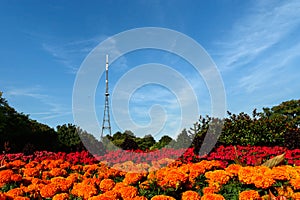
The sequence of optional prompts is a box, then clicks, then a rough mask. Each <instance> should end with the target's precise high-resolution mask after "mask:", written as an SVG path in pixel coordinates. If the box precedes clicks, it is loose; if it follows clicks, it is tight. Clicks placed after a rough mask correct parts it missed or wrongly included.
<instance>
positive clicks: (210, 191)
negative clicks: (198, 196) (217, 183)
mask: <svg viewBox="0 0 300 200" xmlns="http://www.w3.org/2000/svg"><path fill="white" fill-rule="evenodd" d="M216 192H219V188H216V187H205V188H203V194H214V193H216Z"/></svg>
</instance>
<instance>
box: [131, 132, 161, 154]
mask: <svg viewBox="0 0 300 200" xmlns="http://www.w3.org/2000/svg"><path fill="white" fill-rule="evenodd" d="M135 141H136V143H137V145H138V148H139V149H141V150H143V151H145V150H147V149H148V150H149V149H150V148H151V147H152V146H153V145H154V144H155V143H156V141H155V139H154V138H153V136H152V135H145V136H144V137H143V138H136V139H135Z"/></svg>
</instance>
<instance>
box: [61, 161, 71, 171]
mask: <svg viewBox="0 0 300 200" xmlns="http://www.w3.org/2000/svg"><path fill="white" fill-rule="evenodd" d="M70 167H71V164H70V163H69V162H68V161H64V163H62V164H60V165H59V168H61V169H67V168H70Z"/></svg>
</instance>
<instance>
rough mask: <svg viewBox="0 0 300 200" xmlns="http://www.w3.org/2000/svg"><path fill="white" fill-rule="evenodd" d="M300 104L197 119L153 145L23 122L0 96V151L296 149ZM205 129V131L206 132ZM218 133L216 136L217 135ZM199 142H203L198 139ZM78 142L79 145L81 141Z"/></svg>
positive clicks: (127, 135) (148, 138) (129, 136)
mask: <svg viewBox="0 0 300 200" xmlns="http://www.w3.org/2000/svg"><path fill="white" fill-rule="evenodd" d="M299 128H300V100H290V101H285V102H282V103H281V104H279V105H277V106H274V107H272V108H263V111H262V112H257V110H256V109H254V110H253V112H252V116H251V115H249V114H246V113H244V112H241V113H239V114H232V113H230V112H228V117H226V118H224V119H218V118H213V117H209V116H205V117H203V116H200V117H199V119H198V121H197V122H195V123H194V124H193V127H191V128H189V129H184V130H182V132H181V133H180V134H178V135H177V138H176V139H173V138H171V137H169V136H167V135H165V136H163V137H161V138H160V139H159V140H158V141H155V139H154V138H153V136H152V135H145V136H144V137H142V138H140V137H136V136H135V135H134V133H133V132H131V131H129V130H127V131H125V132H123V133H121V132H116V133H115V134H113V135H112V136H109V135H107V136H105V137H104V138H102V139H103V140H102V141H103V142H101V141H98V140H97V139H96V138H95V137H94V136H93V135H91V134H89V133H87V132H86V131H84V130H82V129H80V127H77V126H76V125H73V124H64V125H58V126H57V127H56V130H55V129H54V128H51V127H49V126H48V125H45V124H42V123H39V122H37V121H35V120H32V119H30V118H29V116H28V115H25V114H23V113H19V112H17V111H16V110H15V109H14V108H12V107H11V106H9V104H8V102H7V101H6V100H5V99H4V98H3V97H2V93H1V92H0V150H1V151H6V152H24V153H28V154H30V153H32V152H34V151H36V150H47V151H55V152H57V151H64V152H73V151H81V150H85V146H84V144H88V145H89V146H92V147H93V152H97V153H98V154H102V153H104V152H105V149H107V150H113V149H115V148H116V147H118V148H122V149H124V150H138V149H139V150H143V151H146V150H155V149H160V148H163V147H164V148H182V147H184V148H188V147H193V148H194V149H195V152H196V153H197V152H199V150H200V148H201V146H203V145H204V146H205V145H207V144H208V145H209V143H210V142H214V141H217V144H216V145H215V146H216V147H217V146H219V145H225V146H226V145H259V146H262V145H264V146H275V145H276V146H285V147H287V148H289V149H294V148H300V143H299V142H298V141H300V140H299V139H300V131H299ZM208 130H210V131H208ZM218 132H219V133H221V134H218ZM204 138H206V139H205V140H204ZM82 141H84V144H83V142H82Z"/></svg>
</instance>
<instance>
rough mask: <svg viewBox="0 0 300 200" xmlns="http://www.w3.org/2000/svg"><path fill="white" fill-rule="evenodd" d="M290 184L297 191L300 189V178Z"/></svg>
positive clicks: (292, 180) (294, 179)
mask: <svg viewBox="0 0 300 200" xmlns="http://www.w3.org/2000/svg"><path fill="white" fill-rule="evenodd" d="M290 183H291V185H292V186H293V188H294V189H295V190H298V189H300V177H298V178H293V179H291V180H290Z"/></svg>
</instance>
